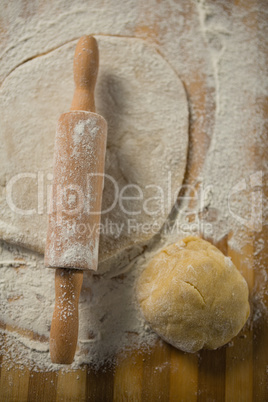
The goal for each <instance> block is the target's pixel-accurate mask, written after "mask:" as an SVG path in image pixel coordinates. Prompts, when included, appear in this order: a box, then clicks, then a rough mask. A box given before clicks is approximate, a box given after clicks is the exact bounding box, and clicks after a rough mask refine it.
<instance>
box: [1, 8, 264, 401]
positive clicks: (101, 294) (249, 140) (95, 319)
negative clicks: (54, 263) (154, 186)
mask: <svg viewBox="0 0 268 402" xmlns="http://www.w3.org/2000/svg"><path fill="white" fill-rule="evenodd" d="M19 4H21V5H19ZM3 13H4V14H3V21H5V25H4V27H5V28H4V31H3V32H4V33H1V37H2V38H3V40H2V42H1V47H2V51H3V52H4V53H3V56H2V59H1V64H0V69H1V77H2V79H3V80H4V79H5V77H6V76H7V75H8V74H9V73H10V72H11V71H12V70H14V72H15V71H16V66H18V65H19V64H22V63H24V62H25V66H26V65H27V63H28V62H27V60H28V59H31V58H33V57H35V56H36V55H37V54H41V53H46V52H50V51H52V50H53V49H56V48H58V47H60V46H61V45H63V44H64V43H66V42H68V41H69V40H70V39H76V38H78V37H79V36H81V35H82V34H84V33H95V34H102V35H103V34H104V35H120V36H128V37H133V36H135V37H139V38H143V39H145V41H146V42H147V43H150V44H151V45H152V46H153V47H155V48H156V49H157V50H158V51H159V52H160V53H161V55H162V56H163V57H164V58H165V59H166V60H167V62H168V63H169V64H170V66H171V67H172V68H173V69H174V71H175V72H176V74H178V76H179V77H180V78H181V80H182V82H183V84H184V86H185V89H186V92H187V99H188V102H189V109H190V148H189V153H188V161H187V170H186V175H185V180H184V183H185V184H187V185H188V187H184V189H182V191H181V193H180V195H181V196H188V197H190V198H187V199H186V197H184V198H180V200H179V202H178V206H179V212H178V211H176V209H175V208H174V209H173V211H172V213H171V214H170V216H169V221H168V224H167V225H166V226H164V227H163V228H162V232H161V236H156V237H155V238H154V240H153V241H152V242H151V243H149V245H148V248H147V249H146V250H144V253H143V254H142V256H141V257H140V258H138V259H137V260H136V261H135V263H134V264H131V265H130V266H126V267H125V274H124V275H122V276H120V277H118V278H109V275H108V276H107V275H106V277H105V276H104V277H102V276H100V277H97V278H94V279H93V278H91V277H86V279H85V283H84V288H83V290H82V296H81V301H80V333H81V334H80V335H79V336H80V337H79V344H78V345H79V351H78V353H77V355H76V361H75V363H74V368H75V370H74V371H71V373H69V376H68V374H66V376H64V375H63V374H62V373H61V372H59V371H58V367H55V366H51V365H50V363H49V358H48V340H47V337H48V334H49V325H50V320H51V315H52V308H53V298H54V296H53V292H54V290H53V287H54V284H53V282H54V280H53V277H54V274H53V271H49V270H46V269H42V268H41V266H40V268H38V266H39V264H42V258H39V257H37V256H36V255H35V256H34V259H32V257H30V256H31V253H29V252H28V251H26V250H23V251H22V250H21V249H18V248H17V249H13V247H11V246H9V245H8V246H7V245H5V246H4V247H3V251H2V257H1V259H2V261H7V260H8V261H9V263H8V262H6V263H2V267H3V268H1V271H0V272H1V286H2V287H3V289H5V293H3V292H1V298H2V300H1V305H3V312H2V313H1V320H2V322H3V331H4V330H5V331H7V332H6V334H5V335H4V336H3V351H4V352H3V359H2V370H1V375H2V379H3V380H2V381H3V384H4V381H5V379H6V382H7V383H8V381H10V378H11V380H14V378H15V376H14V375H13V374H10V376H11V377H9V373H10V372H8V371H7V368H6V367H8V366H9V365H12V364H13V365H14V364H16V362H18V364H22V367H24V371H21V373H23V375H25V376H26V379H25V383H27V384H28V383H29V388H28V387H27V390H26V391H24V392H25V394H26V396H27V395H30V396H32V395H34V396H36V395H37V396H39V395H41V391H40V390H39V388H38V387H37V385H36V384H39V381H41V384H42V386H43V389H45V393H46V395H52V397H51V398H50V399H51V400H56V395H57V396H58V398H59V399H60V398H61V397H62V399H63V397H64V396H66V395H68V394H67V390H69V391H70V389H71V385H70V386H69V388H68V384H69V382H70V379H73V382H72V383H71V382H70V384H72V389H73V394H72V395H75V396H77V395H79V397H80V399H81V400H87V399H89V398H90V397H91V398H92V399H93V400H94V398H95V400H97V399H98V398H99V400H103V399H104V397H106V400H124V399H123V398H125V399H126V398H127V397H129V398H131V397H133V398H134V397H135V398H136V400H157V399H161V398H162V400H168V399H169V398H170V400H172V398H173V400H193V401H196V400H224V399H225V400H242V401H244V400H261V401H264V400H267V398H268V390H267V369H268V367H267V361H268V357H267V355H268V350H267V331H268V327H267V322H268V319H267V308H268V291H267V280H268V278H267V224H266V222H267V200H266V196H267V187H266V183H267V162H266V161H267V150H266V147H265V135H266V134H265V133H266V131H265V130H266V122H267V109H266V99H267V78H266V77H267V67H266V66H267V57H266V55H267V38H268V32H267V26H268V24H267V6H266V4H265V2H264V1H253V0H252V1H251V0H250V1H247V2H240V3H238V2H223V1H220V0H217V1H193V0H192V1H188V0H187V1H186V0H180V1H178V2H175V1H162V2H161V1H160V2H156V1H153V0H150V1H148V2H141V3H139V4H137V3H136V2H131V1H130V2H121V1H119V2H117V3H116V4H115V3H114V2H110V1H107V0H105V1H104V2H103V5H102V7H101V8H99V7H98V5H97V3H94V4H93V3H92V5H91V4H89V5H88V4H85V3H84V2H82V1H81V2H79V1H75V2H64V3H63V2H60V1H59V2H57V4H55V2H53V4H49V5H46V3H42V5H41V3H40V5H38V4H37V3H34V4H32V5H30V4H27V6H25V5H24V4H22V3H19V2H18V3H17V4H16V7H15V5H13V6H11V5H9V6H8V7H6V8H3ZM25 21H27V23H25ZM70 27H71V29H70ZM70 36H71V38H70ZM66 46H68V45H66ZM11 74H12V73H11ZM4 82H5V81H4ZM48 88H49V85H48ZM148 157H149V156H148ZM156 173H157V171H156ZM172 222H174V226H173V228H172V227H171V224H172ZM189 233H191V234H195V233H200V234H203V235H204V237H205V238H209V239H210V240H211V241H212V242H213V243H214V244H216V245H217V246H218V247H219V248H220V249H221V250H222V251H223V252H224V254H226V255H228V256H229V257H231V258H232V261H233V262H234V263H235V265H236V266H237V267H238V269H239V270H240V272H241V273H242V274H243V276H244V277H245V279H246V280H247V283H248V285H249V290H250V306H251V315H250V317H249V320H248V322H247V325H246V327H245V328H244V329H243V331H242V332H241V333H240V334H239V335H238V336H237V337H236V338H235V339H234V340H233V341H232V342H231V343H229V345H228V346H227V347H225V348H221V349H220V350H217V351H211V352H208V351H203V352H200V353H199V354H184V353H181V352H179V351H177V350H175V349H174V348H171V347H169V346H168V345H166V344H159V343H158V342H157V341H156V340H155V337H154V334H153V333H152V332H151V331H150V329H148V327H147V326H146V324H145V322H144V321H143V320H142V318H141V316H140V315H139V312H138V310H137V307H136V304H135V303H134V293H133V292H134V290H133V284H134V283H135V280H136V277H137V276H138V275H139V272H140V271H141V270H142V269H143V265H144V264H146V262H147V261H149V260H150V258H151V257H152V256H153V255H155V253H156V252H157V251H158V250H159V249H160V248H161V247H164V246H165V245H166V244H169V243H172V242H173V241H174V240H175V239H176V240H177V239H178V238H182V237H184V236H185V235H186V234H189ZM16 257H20V258H23V260H27V261H28V259H29V260H30V261H32V263H30V265H29V266H28V265H27V266H26V267H25V268H23V267H21V268H14V267H12V265H13V264H14V263H13V262H12V261H14V259H15V258H16ZM35 263H36V265H37V267H34V266H33V265H35ZM16 270H17V271H16ZM15 272H17V273H16V274H15ZM20 272H24V275H28V280H27V281H25V282H23V286H19V284H18V283H17V279H16V280H15V276H18V275H22V274H19V273H20ZM37 272H38V273H39V272H42V275H43V278H44V277H46V278H45V281H46V282H45V283H44V281H42V284H41V285H40V286H39V283H40V281H41V279H40V281H38V286H36V287H34V283H35V281H37V279H38V277H39V276H40V275H41V274H39V275H38V274H37ZM26 282H27V283H26ZM93 285H94V286H93ZM42 287H44V289H43V288H42ZM40 288H42V289H41V290H40ZM18 289H20V293H19V292H18ZM37 290H38V291H37ZM22 292H23V294H25V295H28V297H25V298H22V297H20V298H18V299H16V296H19V295H21V293H22ZM38 292H40V293H41V294H43V295H44V298H42V297H39V298H40V300H39V301H38V297H37V296H36V295H37V294H38ZM8 298H10V301H9V303H8V302H7V300H8ZM34 298H35V299H36V300H37V301H36V303H33V299H34ZM46 303H47V304H46ZM9 304H12V306H9ZM29 306H30V307H31V308H30V307H29ZM92 306H98V307H99V308H98V307H95V309H94V310H93V309H92ZM100 306H103V308H102V309H101V308H100ZM83 308H84V309H85V310H83ZM33 310H34V311H33ZM7 312H8V314H7ZM40 312H41V314H39V313H40ZM84 312H85V313H86V316H84V315H83V314H84ZM39 316H40V320H37V319H35V317H39ZM41 321H42V322H41ZM84 324H85V325H86V326H87V325H88V327H87V332H86V327H84ZM14 327H16V328H17V329H16V328H14ZM18 327H19V328H22V329H23V331H22V330H21V329H20V330H19V329H18ZM28 329H29V330H30V332H27V330H28ZM100 330H101V331H102V333H103V336H102V337H101V336H100V335H99V333H101V331H100ZM31 331H33V332H31ZM83 331H85V332H83ZM26 335H27V336H26ZM98 336H99V337H100V338H98ZM31 337H32V338H33V339H34V342H33V340H29V338H31ZM89 339H91V341H89ZM41 340H42V342H41ZM81 341H82V342H81ZM155 342H156V343H155ZM25 344H26V345H28V346H25ZM23 345H24V346H23ZM41 350H43V352H41ZM82 351H84V353H83V352H82ZM102 351H103V353H102ZM83 361H84V362H89V361H91V363H90V364H89V365H88V366H86V368H91V367H96V366H99V367H101V368H100V369H99V371H98V372H97V377H94V375H93V374H91V372H89V373H85V374H84V372H83V371H82V370H79V369H78V368H77V365H78V364H79V363H81V362H83ZM104 362H106V363H105V366H104V367H105V370H103V364H104ZM111 362H114V371H112V372H111V371H109V369H108V367H109V363H111ZM26 366H28V367H30V368H32V369H33V368H35V369H37V367H41V370H45V371H47V372H48V373H46V377H45V378H46V379H47V381H45V380H43V379H42V378H41V377H38V375H37V374H36V373H34V372H33V371H32V372H31V375H33V378H32V379H30V380H29V378H28V377H27V371H25V367H26ZM80 367H81V366H80ZM50 370H56V374H51V373H50V372H49V371H50ZM11 373H12V372H11ZM78 373H79V374H78ZM12 376H13V377H12ZM22 377H23V376H22V375H21V377H20V378H21V382H23V380H22ZM78 377H79V378H78ZM96 384H97V385H96ZM103 384H105V385H103ZM34 386H35V388H34ZM40 387H41V386H40ZM11 388H12V387H11ZM78 388H79V389H78ZM2 389H4V385H3V387H2ZM64 389H65V390H66V391H64ZM74 390H75V391H74ZM69 391H68V392H69ZM5 392H8V391H5ZM10 392H11V391H10ZM13 392H15V391H13ZM25 399H27V398H25ZM40 400H41V397H40Z"/></svg>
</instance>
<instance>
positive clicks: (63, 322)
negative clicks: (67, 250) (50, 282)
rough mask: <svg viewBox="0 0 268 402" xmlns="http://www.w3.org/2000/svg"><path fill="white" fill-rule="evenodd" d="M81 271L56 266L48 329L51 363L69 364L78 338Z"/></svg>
mask: <svg viewBox="0 0 268 402" xmlns="http://www.w3.org/2000/svg"><path fill="white" fill-rule="evenodd" d="M82 283H83V271H81V270H75V269H66V268H57V269H56V273H55V309H54V313H53V318H52V323H51V329H50V356H51V361H52V362H53V363H59V364H71V363H72V361H73V358H74V355H75V351H76V345H77V338H78V326H79V320H78V302H79V296H80V292H81V288H82Z"/></svg>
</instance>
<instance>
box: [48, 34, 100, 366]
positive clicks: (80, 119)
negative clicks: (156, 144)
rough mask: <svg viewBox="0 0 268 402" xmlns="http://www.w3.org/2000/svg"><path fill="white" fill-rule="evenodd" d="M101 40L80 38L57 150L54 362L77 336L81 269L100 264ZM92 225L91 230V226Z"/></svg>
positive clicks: (52, 232) (64, 359)
mask: <svg viewBox="0 0 268 402" xmlns="http://www.w3.org/2000/svg"><path fill="white" fill-rule="evenodd" d="M98 65H99V56H98V46H97V42H96V40H95V38H93V37H92V36H83V37H82V38H80V40H79V42H78V44H77V46H76V51H75V56H74V81H75V93H74V97H73V101H72V105H71V111H70V112H68V113H65V114H63V115H61V116H60V119H59V122H58V126H57V131H56V138H55V150H54V170H53V192H52V200H51V206H50V211H49V220H48V231H47V242H46V251H45V265H46V266H47V267H53V268H56V275H55V309H54V313H53V318H52V323H51V331H50V355H51V360H52V362H53V363H61V364H71V363H72V361H73V358H74V354H75V351H76V345H77V339H78V326H79V321H78V302H79V295H80V291H81V287H82V282H83V270H88V269H89V270H93V271H96V270H97V266H98V246H99V233H98V225H99V223H100V215H101V199H102V190H103V181H104V163H105V150H106V138H107V124H106V121H105V120H104V118H103V117H102V116H100V115H98V114H96V113H95V102H94V90H95V84H96V80H97V74H98ZM89 228H90V230H89Z"/></svg>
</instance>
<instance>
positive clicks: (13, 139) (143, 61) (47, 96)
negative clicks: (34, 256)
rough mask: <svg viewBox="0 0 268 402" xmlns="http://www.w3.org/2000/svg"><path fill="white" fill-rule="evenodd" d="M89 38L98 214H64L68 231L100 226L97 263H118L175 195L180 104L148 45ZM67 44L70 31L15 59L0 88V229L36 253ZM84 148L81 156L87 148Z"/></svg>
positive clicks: (63, 102)
mask: <svg viewBox="0 0 268 402" xmlns="http://www.w3.org/2000/svg"><path fill="white" fill-rule="evenodd" d="M96 38H97V40H98V45H99V53H100V69H99V70H100V71H99V74H98V80H97V87H96V110H97V112H98V113H99V114H101V115H102V116H103V117H104V118H105V119H106V120H107V124H108V138H107V151H106V163H105V177H104V191H103V197H102V200H103V203H102V220H101V223H100V224H99V223H98V222H97V219H96V221H95V223H94V225H93V227H92V226H91V225H89V226H88V225H86V224H84V223H81V224H80V222H79V221H78V222H75V219H73V221H74V224H75V223H76V224H77V227H76V234H78V235H80V236H83V237H84V238H88V239H89V242H90V238H91V231H92V230H93V232H95V233H96V232H97V231H98V233H99V234H100V248H99V261H100V267H99V268H100V269H101V270H102V271H104V270H109V269H110V268H111V267H112V266H113V270H115V266H116V268H117V271H118V270H119V268H120V267H122V266H124V265H125V264H126V263H127V262H129V261H130V260H131V259H133V257H134V256H136V255H138V254H140V253H141V250H142V248H141V247H142V246H143V245H144V244H146V242H148V240H149V239H150V238H151V237H152V236H154V234H155V233H156V232H157V231H158V230H159V229H160V228H161V226H162V225H163V223H164V222H165V220H166V219H167V217H168V215H169V213H170V211H171V208H172V206H173V204H174V202H175V200H176V196H177V193H178V191H179V188H180V186H181V184H182V181H183V177H184V172H185V167H186V157H187V149H188V131H189V118H188V116H189V111H188V105H187V99H186V94H185V90H184V87H183V84H182V83H181V81H180V79H179V78H178V76H177V75H176V73H175V72H174V71H173V69H172V68H171V67H170V66H169V64H168V63H167V62H166V61H165V59H164V58H163V57H162V56H161V55H160V54H159V53H158V52H157V51H156V50H155V49H154V48H153V46H151V45H150V44H149V45H148V44H146V42H145V41H143V40H141V39H135V38H118V37H110V36H96ZM75 45H76V41H71V42H70V43H68V44H66V45H63V46H61V47H60V48H59V49H56V50H54V51H51V52H50V53H48V54H46V55H43V56H40V57H38V58H35V59H33V60H30V61H28V62H27V63H24V64H22V65H21V66H19V67H18V68H16V69H15V70H14V71H13V72H11V73H10V74H9V75H8V77H7V78H6V79H5V80H4V82H3V84H2V86H1V89H0V120H1V126H0V135H1V138H2V142H1V144H0V155H1V158H2V160H3V168H2V170H1V173H0V177H1V178H0V180H1V182H2V186H1V192H0V207H1V212H0V238H2V239H4V240H5V241H8V242H10V243H15V244H20V245H22V246H23V247H27V248H29V249H31V250H34V251H37V252H40V253H44V248H45V240H46V231H47V220H48V210H49V207H48V205H49V197H50V189H51V185H52V165H53V152H54V138H55V131H56V125H57V121H58V119H59V116H60V115H61V114H62V113H64V112H67V111H68V110H69V108H70V105H71V100H72V96H73V91H74V83H73V72H72V68H73V57H74V50H75ZM14 110H15V111H16V112H15V113H16V117H15V118H14ZM93 141H94V140H93ZM96 146H97V143H96ZM86 152H87V154H88V159H89V160H88V162H89V166H90V155H91V151H90V150H89V149H87V150H86V149H85V153H86ZM71 157H72V158H73V159H75V158H76V155H75V154H74V155H72V156H71V155H70V158H71ZM80 159H81V158H80ZM67 164H68V162H67ZM95 168H96V167H95ZM94 173H95V174H96V171H94V168H93V167H92V174H94ZM95 179H96V176H93V178H92V181H94V180H95ZM89 181H90V180H89ZM67 184H68V185H69V186H70V185H72V184H75V182H74V178H70V180H69V182H68V183H66V182H65V181H64V180H63V183H62V185H64V187H65V188H64V189H63V190H64V191H63V193H65V192H66V191H67V188H66V187H68V186H67ZM89 184H90V183H89ZM86 187H88V189H86ZM90 187H91V186H90V185H89V186H82V188H81V186H80V190H81V194H82V195H83V197H84V198H85V199H86V198H88V200H86V201H85V203H86V204H87V207H88V209H90V205H89V204H90V203H91V204H92V203H94V197H95V195H94V192H90ZM76 193H77V191H76ZM73 194H74V195H75V192H73ZM76 195H77V197H78V194H76ZM74 217H75V216H73V218H74ZM70 220H71V219H70ZM69 224H70V226H73V224H72V222H70V221H69ZM83 265H84V264H83Z"/></svg>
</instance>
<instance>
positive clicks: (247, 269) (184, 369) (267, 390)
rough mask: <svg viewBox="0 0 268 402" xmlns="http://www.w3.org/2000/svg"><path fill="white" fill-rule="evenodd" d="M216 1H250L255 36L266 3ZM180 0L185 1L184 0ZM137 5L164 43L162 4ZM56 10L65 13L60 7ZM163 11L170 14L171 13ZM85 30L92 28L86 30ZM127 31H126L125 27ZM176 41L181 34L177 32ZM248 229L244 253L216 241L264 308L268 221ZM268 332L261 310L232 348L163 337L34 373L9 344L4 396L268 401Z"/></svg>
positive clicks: (203, 150)
mask: <svg viewBox="0 0 268 402" xmlns="http://www.w3.org/2000/svg"><path fill="white" fill-rule="evenodd" d="M163 1H165V0H163ZM26 3H27V2H25V10H26V9H27V12H26V11H25V15H20V18H22V19H25V21H26V20H27V18H29V9H28V8H27V4H26ZM28 3H31V1H29V2H28ZM32 3H37V2H32ZM42 3H43V2H42ZM44 3H47V4H48V3H49V2H48V1H46V2H44ZM89 3H90V2H89ZM144 3H145V4H144ZM217 3H218V4H219V6H220V7H222V8H223V10H224V8H225V7H226V3H228V4H229V5H230V4H231V5H233V4H235V5H236V6H237V7H240V8H241V10H242V11H245V12H246V10H247V9H250V8H252V10H253V12H252V13H251V14H250V15H251V18H244V19H243V23H244V24H245V25H246V26H247V27H248V31H249V34H250V35H252V38H253V37H255V36H256V35H260V34H261V32H260V30H261V28H260V26H259V24H258V18H259V13H260V12H261V10H262V7H263V6H264V2H258V1H253V0H250V1H245V2H242V1H241V2H239V1H235V0H234V1H228V2H226V3H224V2H222V1H217ZM14 4H15V2H14ZM179 4H180V1H178V5H179ZM181 4H182V6H183V7H184V6H185V8H184V11H182V13H184V14H185V15H186V16H187V18H188V19H189V21H191V19H193V21H195V20H194V14H195V11H194V9H195V5H194V2H188V3H187V7H186V2H184V1H182V2H181ZM103 7H104V11H103V12H105V2H104V6H103ZM0 8H1V6H0ZM89 8H90V5H89ZM136 8H137V10H136V11H137V15H138V18H137V22H136V27H135V33H134V35H135V36H138V37H142V38H144V39H146V40H149V41H150V42H155V43H157V44H159V43H160V46H161V43H164V36H165V33H164V32H162V31H161V24H159V18H161V16H159V14H158V13H157V3H154V2H153V1H148V2H140V3H139V2H137V5H136ZM256 10H257V11H256ZM266 10H267V8H266ZM32 12H33V13H41V12H42V6H41V2H40V7H33V10H32ZM58 12H59V14H60V12H61V11H60V9H59V10H58ZM243 15H246V14H243ZM126 18H127V16H126ZM165 18H168V13H167V15H166V16H165ZM230 18H231V16H230ZM241 18H242V17H241ZM25 23H27V22H25ZM173 28H174V30H175V27H173V26H172V24H171V25H170V29H173ZM185 29H187V27H186V28H185ZM84 33H90V32H81V33H80V34H81V35H82V34H84ZM93 33H94V32H93ZM110 34H113V32H110ZM123 34H124V32H122V35H123ZM1 38H2V39H3V41H8V38H7V35H5V32H4V31H1ZM174 40H179V39H176V37H174ZM204 46H205V45H204ZM186 51H187V50H186ZM41 52H42V50H41ZM164 53H165V52H164ZM188 57H189V59H191V58H192V57H193V56H192V55H191V54H189V56H188ZM205 69H206V66H205V63H204V64H202V60H201V61H200V63H199V64H198V65H197V66H196V72H195V74H194V75H193V73H192V72H185V76H183V72H182V79H183V82H184V84H185V87H186V91H187V95H188V98H189V101H190V107H191V112H192V113H193V112H194V113H195V115H197V116H198V117H199V118H198V119H193V118H192V119H191V123H190V133H189V135H190V151H189V157H188V167H187V172H186V178H185V182H186V183H195V179H196V178H197V176H198V173H199V172H200V169H201V168H202V166H203V163H204V160H205V159H206V154H207V150H208V147H209V137H208V135H207V133H208V132H212V131H213V126H214V118H213V116H214V111H215V102H214V101H213V99H214V93H213V89H212V88H211V87H210V86H209V85H208V84H207V80H206V76H205V75H204V74H203V73H204V71H205ZM197 93H198V94H199V95H198V96H197V95H196V94H197ZM254 101H257V102H258V105H259V107H260V109H261V110H262V112H263V119H264V120H265V118H266V119H267V117H268V110H267V103H266V99H265V98H264V97H263V98H258V100H254ZM249 106H250V105H249ZM208 116H209V117H210V118H208ZM245 134H246V133H245ZM245 137H246V135H245ZM251 155H252V164H253V166H255V168H256V170H258V169H262V168H263V165H262V161H263V160H265V159H267V156H268V154H267V151H265V150H264V148H263V149H258V146H257V145H256V149H255V150H254V151H252V152H251ZM264 192H266V193H265V195H266V196H267V188H266V189H264ZM246 235H247V236H248V240H249V242H248V245H247V246H246V247H245V248H244V249H242V250H241V251H240V252H239V253H238V252H236V251H234V250H232V249H229V248H228V243H227V241H228V239H227V238H225V239H224V240H223V241H222V242H221V243H220V244H216V245H217V246H218V247H219V248H220V249H221V250H222V251H223V252H224V253H225V254H226V255H229V256H231V257H232V259H233V261H234V263H235V264H236V265H237V267H238V268H239V270H240V271H241V272H242V273H243V275H244V276H245V278H246V280H247V282H248V285H249V288H250V300H251V309H252V312H254V309H255V308H257V305H255V302H254V303H253V300H255V301H256V300H257V299H256V295H258V293H261V294H262V301H263V303H264V304H266V308H267V307H268V285H267V283H265V282H264V281H263V271H261V269H260V267H266V266H267V251H268V250H267V243H266V244H265V247H264V249H263V250H261V252H256V251H257V246H258V239H259V238H262V239H267V226H264V225H263V231H262V232H261V233H256V232H248V233H247V234H246ZM265 292H266V293H265ZM267 339H268V320H267V317H265V315H262V316H261V317H260V318H259V319H258V320H256V321H252V320H250V321H249V322H248V324H247V325H246V326H245V328H244V329H243V330H242V332H241V333H240V334H239V335H238V336H237V337H236V338H235V339H234V340H233V345H232V347H223V348H221V349H219V350H217V351H201V352H200V353H196V354H186V353H183V352H181V351H179V350H176V349H175V348H173V347H171V346H169V345H168V344H166V343H162V342H160V341H159V342H158V343H157V345H156V346H155V347H154V348H153V349H151V350H149V351H147V352H142V351H133V352H131V353H129V355H128V356H117V364H116V365H115V368H109V367H103V368H102V369H100V370H99V371H98V372H94V371H93V370H92V369H91V368H90V367H89V366H83V367H81V369H80V370H75V371H70V372H68V373H64V372H62V371H61V370H59V371H57V372H42V373H36V372H33V371H31V370H29V369H27V368H23V370H21V368H20V367H14V368H12V369H8V368H7V366H6V364H5V348H3V350H2V357H1V363H2V367H1V372H0V375H1V378H0V400H1V401H38V402H39V401H40V402H41V401H51V402H53V401H145V402H146V401H152V402H153V401H157V400H159V401H198V402H201V401H217V402H219V401H228V402H229V401H234V402H247V401H254V402H255V401H268V380H267V377H268V340H267Z"/></svg>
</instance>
